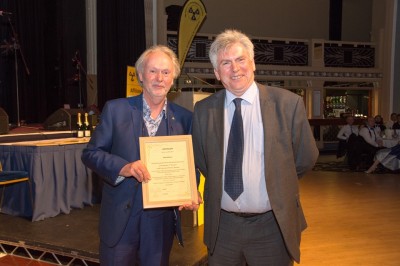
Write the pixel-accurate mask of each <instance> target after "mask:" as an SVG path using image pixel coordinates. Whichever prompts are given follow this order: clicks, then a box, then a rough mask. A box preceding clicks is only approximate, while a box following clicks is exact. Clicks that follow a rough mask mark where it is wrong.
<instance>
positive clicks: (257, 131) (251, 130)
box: [221, 82, 271, 213]
mask: <svg viewBox="0 0 400 266" xmlns="http://www.w3.org/2000/svg"><path fill="white" fill-rule="evenodd" d="M235 98H237V97H236V96H235V95H233V94H232V93H230V92H229V91H228V90H227V91H226V97H225V108H224V173H223V180H224V179H225V157H226V151H227V147H228V138H229V132H230V128H231V123H232V118H233V114H234V111H235V104H234V103H233V102H232V101H233V100H234V99H235ZM240 98H242V99H243V100H242V108H241V109H242V118H243V128H244V132H243V133H244V153H243V186H244V192H243V193H242V194H241V195H240V196H239V198H237V199H236V201H233V200H232V199H231V197H230V196H229V195H228V194H227V193H226V192H225V190H224V188H223V193H222V200H221V207H222V209H224V210H226V211H230V212H251V213H263V212H266V211H269V210H271V204H270V202H269V198H268V193H267V187H266V183H265V171H264V130H263V122H262V117H261V109H260V97H259V92H258V87H257V85H256V84H255V83H254V82H253V84H252V85H251V86H250V88H249V89H248V90H247V91H246V92H245V93H244V94H243V95H242V96H241V97H240ZM223 184H224V182H223Z"/></svg>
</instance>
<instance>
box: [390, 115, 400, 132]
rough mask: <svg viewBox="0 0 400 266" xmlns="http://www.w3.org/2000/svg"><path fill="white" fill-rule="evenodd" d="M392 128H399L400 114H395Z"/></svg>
mask: <svg viewBox="0 0 400 266" xmlns="http://www.w3.org/2000/svg"><path fill="white" fill-rule="evenodd" d="M392 129H400V114H397V121H396V122H394V123H393V127H392Z"/></svg>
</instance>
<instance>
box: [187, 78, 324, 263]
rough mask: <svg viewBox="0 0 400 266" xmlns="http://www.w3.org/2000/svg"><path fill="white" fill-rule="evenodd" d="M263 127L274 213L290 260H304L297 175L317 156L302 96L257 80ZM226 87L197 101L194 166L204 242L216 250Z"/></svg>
mask: <svg viewBox="0 0 400 266" xmlns="http://www.w3.org/2000/svg"><path fill="white" fill-rule="evenodd" d="M257 86H258V89H259V92H260V106H261V113H262V120H263V128H264V154H265V178H266V184H267V191H268V195H269V198H270V202H271V206H272V210H273V213H274V215H275V217H276V219H277V221H278V224H279V226H280V229H281V231H282V235H283V237H284V240H285V243H286V246H287V249H288V251H289V253H290V255H291V256H292V258H293V259H294V260H295V261H297V262H299V260H300V238H301V231H302V230H304V229H305V228H306V227H307V224H306V221H305V217H304V214H303V210H302V208H301V204H300V198H299V185H298V178H299V177H301V176H302V175H304V174H305V173H306V172H307V171H308V170H310V169H311V168H312V167H313V165H314V164H315V161H316V160H317V157H318V149H317V146H316V144H315V140H314V137H313V134H312V132H311V129H310V125H309V123H308V120H307V116H306V112H305V108H304V103H303V100H302V99H301V97H299V96H298V95H296V94H294V93H292V92H290V91H287V90H285V89H280V88H276V87H266V86H263V85H260V84H257ZM224 101H225V90H222V91H219V92H217V93H215V94H213V95H212V96H210V97H208V98H206V99H204V100H202V101H200V102H198V103H196V105H195V108H194V114H193V132H192V135H193V147H194V155H195V162H196V166H197V167H198V168H199V170H200V171H201V172H202V174H203V175H204V177H205V180H206V181H205V187H204V205H205V214H204V243H205V244H206V245H207V247H208V249H209V252H211V253H212V252H213V251H214V248H215V243H216V239H217V233H218V229H219V218H220V210H221V197H222V187H223V186H222V173H223V164H224V162H223V155H224V154H223V153H224V150H223V148H224V146H223V138H224Z"/></svg>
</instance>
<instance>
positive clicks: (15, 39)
mask: <svg viewBox="0 0 400 266" xmlns="http://www.w3.org/2000/svg"><path fill="white" fill-rule="evenodd" d="M8 23H9V24H10V28H11V31H12V41H13V43H12V49H14V61H15V62H14V63H15V85H16V93H17V127H20V126H21V120H20V115H19V107H20V106H19V77H18V56H17V50H19V53H20V55H21V58H22V62H23V63H24V66H25V71H26V73H27V74H28V75H30V72H29V68H28V66H27V64H26V61H25V57H24V54H23V53H22V49H21V46H20V45H19V42H18V35H17V33H16V31H15V29H14V26H13V25H12V23H11V18H10V16H8Z"/></svg>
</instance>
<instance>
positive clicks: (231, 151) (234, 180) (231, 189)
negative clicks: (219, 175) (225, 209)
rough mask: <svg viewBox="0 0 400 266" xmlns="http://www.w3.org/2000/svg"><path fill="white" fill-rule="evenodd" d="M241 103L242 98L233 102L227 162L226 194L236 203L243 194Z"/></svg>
mask: <svg viewBox="0 0 400 266" xmlns="http://www.w3.org/2000/svg"><path fill="white" fill-rule="evenodd" d="M241 101H242V99H241V98H236V99H235V100H233V102H234V104H235V107H236V109H235V113H234V114H233V119H232V125H231V131H230V133H229V140H228V149H227V152H226V161H225V184H224V188H225V191H226V193H228V195H229V196H230V197H231V198H232V200H234V201H235V200H236V199H237V198H238V197H239V196H240V194H242V192H243V178H242V163H243V146H244V144H243V143H244V140H243V139H244V137H243V120H242V111H241Z"/></svg>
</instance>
